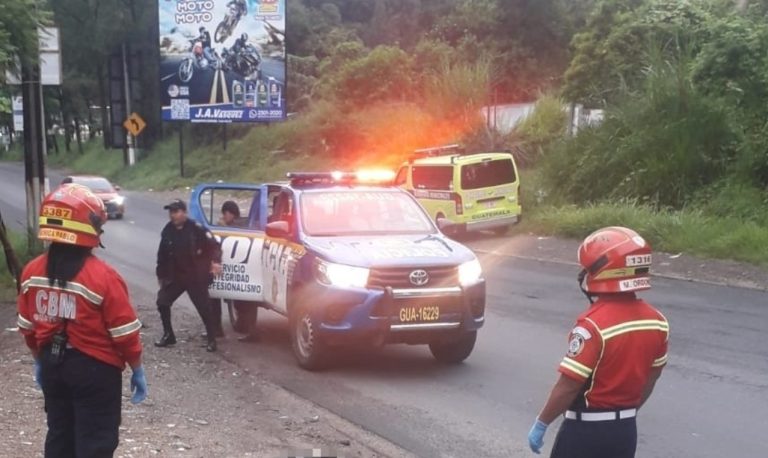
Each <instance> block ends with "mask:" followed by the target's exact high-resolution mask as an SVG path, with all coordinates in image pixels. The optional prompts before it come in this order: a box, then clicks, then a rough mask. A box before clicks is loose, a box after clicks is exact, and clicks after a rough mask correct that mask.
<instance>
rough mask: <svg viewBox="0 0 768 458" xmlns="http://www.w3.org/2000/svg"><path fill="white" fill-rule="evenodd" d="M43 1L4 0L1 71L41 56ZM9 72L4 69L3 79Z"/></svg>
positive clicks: (0, 29) (0, 23)
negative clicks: (38, 41) (40, 33)
mask: <svg viewBox="0 0 768 458" xmlns="http://www.w3.org/2000/svg"><path fill="white" fill-rule="evenodd" d="M43 11H44V10H43V5H42V2H39V1H37V0H3V3H2V5H0V70H4V69H8V68H13V67H15V61H16V59H18V60H19V61H20V62H21V63H22V64H32V63H34V62H35V60H36V59H37V27H38V24H40V22H41V20H42V19H44V14H43V13H42V12H43ZM4 78H5V71H2V72H0V81H1V80H2V79H4Z"/></svg>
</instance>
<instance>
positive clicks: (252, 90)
mask: <svg viewBox="0 0 768 458" xmlns="http://www.w3.org/2000/svg"><path fill="white" fill-rule="evenodd" d="M245 106H246V107H248V108H253V107H255V106H256V82H254V81H251V80H247V81H246V82H245Z"/></svg>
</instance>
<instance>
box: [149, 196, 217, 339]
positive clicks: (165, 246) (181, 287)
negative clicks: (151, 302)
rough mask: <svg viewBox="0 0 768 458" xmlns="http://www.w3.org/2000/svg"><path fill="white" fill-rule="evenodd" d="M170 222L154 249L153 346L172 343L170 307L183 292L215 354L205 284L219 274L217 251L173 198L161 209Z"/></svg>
mask: <svg viewBox="0 0 768 458" xmlns="http://www.w3.org/2000/svg"><path fill="white" fill-rule="evenodd" d="M163 208H164V209H165V210H168V216H169V219H170V221H169V222H168V224H166V226H165V227H164V228H163V231H162V233H161V239H160V246H159V248H158V250H157V268H156V271H155V272H156V274H157V280H158V284H159V286H160V290H159V291H158V293H157V309H158V312H159V313H160V319H161V321H162V323H163V336H162V337H161V338H160V340H159V341H157V342H155V346H157V347H167V346H169V345H174V344H175V343H176V335H175V334H174V332H173V326H172V324H171V306H172V305H173V303H174V302H175V301H176V300H177V299H178V298H179V296H181V295H182V294H183V293H184V292H186V293H187V295H188V296H189V298H190V300H191V301H192V303H193V304H194V306H195V308H196V309H197V313H198V314H199V315H200V318H201V319H202V320H203V324H204V325H205V331H206V334H207V336H206V337H207V341H208V343H207V345H206V349H207V350H208V351H210V352H213V351H216V329H215V328H214V326H213V324H214V323H213V321H212V320H211V316H210V310H209V309H210V305H209V300H210V299H209V296H208V285H210V284H211V282H212V281H213V277H214V276H215V275H219V274H220V273H221V248H220V247H219V243H218V242H217V241H216V239H214V238H213V234H211V233H210V231H208V230H206V229H205V228H204V227H203V226H201V225H200V224H199V223H197V222H195V221H192V220H191V219H189V217H188V216H187V204H186V203H185V202H184V201H183V200H181V199H176V200H174V201H173V202H171V203H169V204H168V205H166V206H165V207H163Z"/></svg>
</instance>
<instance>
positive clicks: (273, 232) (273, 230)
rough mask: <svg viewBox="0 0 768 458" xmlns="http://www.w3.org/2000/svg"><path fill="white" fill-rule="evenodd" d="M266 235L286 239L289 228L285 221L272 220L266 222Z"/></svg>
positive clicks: (289, 231) (288, 234)
mask: <svg viewBox="0 0 768 458" xmlns="http://www.w3.org/2000/svg"><path fill="white" fill-rule="evenodd" d="M266 233H267V237H272V238H275V239H287V238H288V236H290V234H291V228H290V226H289V225H288V222H287V221H273V222H271V223H269V224H267V230H266Z"/></svg>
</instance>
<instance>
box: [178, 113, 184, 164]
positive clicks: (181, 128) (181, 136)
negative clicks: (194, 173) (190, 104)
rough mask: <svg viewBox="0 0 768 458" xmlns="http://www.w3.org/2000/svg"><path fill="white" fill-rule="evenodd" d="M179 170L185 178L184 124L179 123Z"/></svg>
mask: <svg viewBox="0 0 768 458" xmlns="http://www.w3.org/2000/svg"><path fill="white" fill-rule="evenodd" d="M179 172H180V173H181V177H182V178H184V124H181V123H179Z"/></svg>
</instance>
